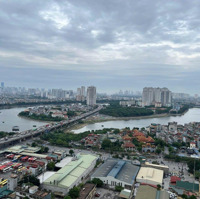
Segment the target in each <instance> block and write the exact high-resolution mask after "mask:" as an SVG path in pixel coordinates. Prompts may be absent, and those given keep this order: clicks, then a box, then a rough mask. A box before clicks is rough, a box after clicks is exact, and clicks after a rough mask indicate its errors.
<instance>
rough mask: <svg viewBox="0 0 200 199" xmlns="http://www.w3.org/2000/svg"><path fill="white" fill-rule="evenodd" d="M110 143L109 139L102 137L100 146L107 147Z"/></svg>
mask: <svg viewBox="0 0 200 199" xmlns="http://www.w3.org/2000/svg"><path fill="white" fill-rule="evenodd" d="M111 145H112V142H111V141H110V140H109V139H104V140H103V142H102V144H101V147H102V149H108V148H110V147H111Z"/></svg>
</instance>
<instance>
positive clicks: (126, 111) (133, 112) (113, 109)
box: [100, 104, 153, 117]
mask: <svg viewBox="0 0 200 199" xmlns="http://www.w3.org/2000/svg"><path fill="white" fill-rule="evenodd" d="M100 113H101V114H104V115H110V116H113V117H136V116H147V115H153V111H152V110H150V109H146V108H137V107H122V106H120V105H116V104H111V105H110V106H108V107H106V108H105V109H102V110H100Z"/></svg>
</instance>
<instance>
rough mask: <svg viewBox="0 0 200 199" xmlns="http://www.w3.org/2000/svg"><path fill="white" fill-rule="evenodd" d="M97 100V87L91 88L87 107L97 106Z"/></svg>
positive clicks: (88, 89) (89, 88) (88, 93)
mask: <svg viewBox="0 0 200 199" xmlns="http://www.w3.org/2000/svg"><path fill="white" fill-rule="evenodd" d="M96 99H97V94H96V87H94V86H89V87H88V88H87V105H88V106H94V105H96Z"/></svg>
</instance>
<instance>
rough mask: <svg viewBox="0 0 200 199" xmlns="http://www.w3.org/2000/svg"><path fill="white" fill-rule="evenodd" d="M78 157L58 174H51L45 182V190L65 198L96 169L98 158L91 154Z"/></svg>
mask: <svg viewBox="0 0 200 199" xmlns="http://www.w3.org/2000/svg"><path fill="white" fill-rule="evenodd" d="M76 157H77V158H76V160H72V161H70V162H69V163H68V164H66V165H65V166H64V167H63V168H61V169H60V170H58V171H57V172H56V173H51V174H50V177H48V178H47V179H46V180H44V182H43V185H42V186H43V188H44V189H46V190H50V191H52V192H54V193H56V194H57V195H60V196H65V195H66V194H67V193H68V192H69V190H70V189H71V188H73V187H74V186H77V185H78V184H80V183H81V182H82V180H83V179H84V178H85V177H87V176H88V174H89V173H90V172H91V171H92V170H93V169H94V167H95V165H96V160H97V159H98V157H97V156H95V155H91V154H78V155H77V156H76Z"/></svg>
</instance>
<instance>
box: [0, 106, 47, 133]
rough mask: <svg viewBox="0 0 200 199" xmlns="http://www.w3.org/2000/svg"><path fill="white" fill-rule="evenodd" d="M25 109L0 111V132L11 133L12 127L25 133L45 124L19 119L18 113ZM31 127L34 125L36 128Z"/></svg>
mask: <svg viewBox="0 0 200 199" xmlns="http://www.w3.org/2000/svg"><path fill="white" fill-rule="evenodd" d="M25 109H26V108H25V107H20V108H11V109H1V110H0V131H5V132H11V131H12V127H13V126H19V129H20V131H25V130H29V129H33V128H36V127H39V126H42V125H45V124H47V123H46V122H40V121H34V120H30V119H26V118H21V117H19V116H18V113H19V112H21V111H23V110H25ZM33 125H36V127H33Z"/></svg>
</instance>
